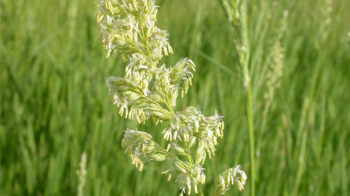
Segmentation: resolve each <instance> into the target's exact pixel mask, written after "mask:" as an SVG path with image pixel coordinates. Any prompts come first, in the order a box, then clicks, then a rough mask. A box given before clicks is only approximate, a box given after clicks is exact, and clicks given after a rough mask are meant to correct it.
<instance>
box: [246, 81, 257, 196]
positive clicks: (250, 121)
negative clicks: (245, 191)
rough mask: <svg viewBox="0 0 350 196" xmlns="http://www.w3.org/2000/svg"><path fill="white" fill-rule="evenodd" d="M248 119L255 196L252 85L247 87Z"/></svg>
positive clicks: (251, 182)
mask: <svg viewBox="0 0 350 196" xmlns="http://www.w3.org/2000/svg"><path fill="white" fill-rule="evenodd" d="M246 90H247V117H248V134H249V155H250V166H251V171H250V186H251V192H250V193H251V194H250V195H252V196H254V195H255V148H254V119H253V106H252V105H253V104H252V96H251V89H250V84H248V85H247V89H246Z"/></svg>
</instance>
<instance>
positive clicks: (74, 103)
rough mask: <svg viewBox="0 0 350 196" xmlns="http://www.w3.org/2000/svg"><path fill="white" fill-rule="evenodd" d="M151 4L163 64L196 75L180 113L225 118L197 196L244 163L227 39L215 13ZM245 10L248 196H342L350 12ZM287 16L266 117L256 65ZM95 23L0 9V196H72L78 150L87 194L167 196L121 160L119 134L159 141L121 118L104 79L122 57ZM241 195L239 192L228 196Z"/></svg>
mask: <svg viewBox="0 0 350 196" xmlns="http://www.w3.org/2000/svg"><path fill="white" fill-rule="evenodd" d="M158 4H159V5H161V7H160V12H159V17H158V24H159V26H160V27H161V28H162V29H166V30H168V32H169V34H170V43H171V44H172V46H173V47H174V50H175V54H174V55H172V56H170V57H167V58H166V59H165V62H166V63H167V64H174V63H175V62H176V61H177V60H178V59H180V58H182V57H186V56H188V57H190V58H191V59H193V60H194V62H195V63H196V64H197V72H196V74H195V78H194V85H193V87H191V89H190V92H189V95H187V96H185V98H184V99H183V100H181V101H180V102H179V103H178V108H179V109H181V108H184V107H185V106H188V105H194V106H196V107H198V108H199V109H201V110H202V111H203V112H204V114H205V115H211V114H213V113H214V111H215V110H217V111H218V112H219V113H221V114H223V115H224V120H225V125H226V126H225V137H224V139H223V140H220V144H219V145H218V148H217V155H216V157H215V158H214V159H212V160H210V161H207V164H206V166H207V173H208V176H207V184H206V185H205V187H204V190H205V192H206V193H207V194H208V193H210V192H211V191H212V190H213V189H214V178H215V177H216V176H217V175H218V174H219V173H220V172H222V171H223V170H224V169H226V168H228V167H232V166H234V165H236V164H241V165H242V168H243V169H244V170H245V171H246V172H247V173H249V171H250V170H249V147H248V131H247V120H246V110H245V95H244V87H243V85H242V78H241V76H240V70H239V67H238V66H237V58H236V54H235V51H234V45H233V41H232V40H233V37H232V29H231V28H230V27H229V25H228V22H227V19H226V18H225V16H224V14H223V11H222V10H221V8H220V6H219V4H218V2H217V1H212V0H193V1H188V0H177V1H169V0H162V1H158ZM248 4H249V21H248V22H249V32H250V39H251V40H252V41H251V45H252V52H251V53H252V57H251V70H252V71H253V73H252V84H253V89H252V91H253V109H254V118H255V122H254V124H255V128H256V129H255V139H256V162H257V163H256V164H257V180H256V193H257V195H292V194H294V195H349V194H350V179H349V178H350V155H349V153H350V151H349V149H350V103H349V102H350V70H349V69H350V43H349V38H348V37H347V32H349V31H350V23H349V20H350V12H349V10H350V1H348V0H334V1H333V2H332V4H331V6H332V10H333V11H332V12H329V13H330V14H329V15H328V16H327V13H328V12H327V9H329V6H328V5H327V3H326V1H325V0H315V1H303V0H297V1H288V0H284V1H274V0H266V1H259V0H250V1H248ZM285 10H288V12H289V16H288V25H287V30H286V32H285V35H284V37H283V39H282V41H281V45H282V46H283V47H284V48H285V50H284V53H285V58H284V64H283V75H282V77H281V78H280V79H279V82H281V86H280V88H277V89H276V90H275V92H274V96H273V100H272V102H271V106H270V108H269V110H268V112H265V113H264V110H265V107H266V99H265V98H264V93H265V92H266V91H267V88H268V87H267V86H266V80H265V79H264V78H265V75H266V66H268V65H267V62H268V61H267V59H268V55H269V53H270V51H271V46H272V43H273V41H274V39H275V36H276V30H277V29H278V24H279V22H280V19H281V17H282V16H283V12H284V11H285ZM324 10H326V12H325V11H324ZM325 13H326V14H325ZM95 15H96V6H95V4H94V2H93V1H92V0H87V1H79V0H50V1H42V0H31V1H26V0H15V1H14V0H0V195H1V196H2V195H75V194H76V193H77V187H78V176H77V170H78V169H79V161H80V156H81V154H82V153H83V152H84V151H85V152H86V153H87V168H86V169H87V176H86V185H85V187H84V193H85V195H118V196H119V195H120V196H130V195H136V196H139V195H152V196H153V195H177V194H178V190H177V187H176V186H175V185H174V184H170V183H167V182H166V176H162V175H160V174H159V171H158V170H157V165H152V164H150V165H147V166H146V168H145V170H144V171H143V172H142V173H140V172H138V171H137V170H136V169H135V168H134V167H133V166H132V165H131V164H130V160H129V159H128V157H127V155H125V154H124V153H123V151H122V149H121V147H120V142H121V138H122V135H123V131H124V130H125V129H126V128H138V129H140V130H145V131H149V132H150V133H152V135H154V137H155V139H156V140H158V141H160V138H161V136H160V130H161V128H160V127H159V126H158V127H154V126H153V125H152V124H151V123H150V122H148V123H146V125H142V126H139V125H137V123H136V122H133V121H129V120H124V119H122V118H120V117H119V116H118V114H117V109H116V108H115V107H114V106H113V105H112V103H111V101H110V99H109V97H108V90H107V87H106V86H105V78H106V77H107V76H110V75H121V74H123V70H124V65H123V62H122V61H121V59H120V58H119V57H115V58H112V59H110V60H106V59H105V54H104V50H103V48H102V46H101V44H100V42H99V38H98V31H99V27H98V25H97V23H96V21H95ZM327 19H331V20H330V21H331V22H330V24H329V25H328V26H326V28H325V29H322V28H323V27H324V25H323V24H325V22H326V21H327ZM323 32H327V33H323ZM323 35H326V36H323ZM264 70H265V71H264ZM248 181H249V178H248ZM249 190H250V188H249V183H248V185H247V187H246V189H245V190H244V191H243V192H242V193H239V192H238V191H236V190H233V191H231V192H230V194H234V195H248V194H249Z"/></svg>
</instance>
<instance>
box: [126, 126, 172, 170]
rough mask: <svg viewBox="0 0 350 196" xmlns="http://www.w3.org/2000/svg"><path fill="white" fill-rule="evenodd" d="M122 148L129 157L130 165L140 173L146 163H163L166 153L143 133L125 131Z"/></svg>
mask: <svg viewBox="0 0 350 196" xmlns="http://www.w3.org/2000/svg"><path fill="white" fill-rule="evenodd" d="M122 147H123V148H125V152H126V153H128V154H129V155H130V158H131V160H132V164H133V165H135V166H136V167H137V168H138V169H139V170H140V171H142V169H143V165H144V163H146V162H147V161H164V160H166V158H167V151H166V150H164V149H163V148H161V147H160V146H159V145H158V144H157V143H156V142H154V141H153V140H152V136H151V135H150V134H148V133H146V132H143V131H135V130H126V131H125V134H124V138H123V140H122Z"/></svg>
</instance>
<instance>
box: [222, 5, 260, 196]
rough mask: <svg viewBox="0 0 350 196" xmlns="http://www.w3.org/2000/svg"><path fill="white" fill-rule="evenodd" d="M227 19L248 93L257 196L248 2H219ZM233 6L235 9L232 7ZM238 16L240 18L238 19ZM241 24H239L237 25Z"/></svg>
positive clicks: (251, 173)
mask: <svg viewBox="0 0 350 196" xmlns="http://www.w3.org/2000/svg"><path fill="white" fill-rule="evenodd" d="M219 3H220V5H221V7H222V9H223V10H224V13H225V15H226V17H227V18H228V20H229V22H230V24H231V25H232V27H233V33H234V37H235V38H234V42H235V47H236V51H237V54H238V58H239V66H240V67H241V68H242V76H243V84H244V87H245V93H246V99H247V100H246V104H247V105H246V109H247V120H248V135H249V158H250V167H251V170H250V187H251V191H250V195H251V196H255V143H254V118H253V116H254V115H253V100H252V93H251V83H250V71H249V58H250V57H249V55H250V44H249V38H248V26H247V11H246V1H243V2H239V1H235V0H232V1H231V2H229V1H227V0H219ZM232 6H233V7H232ZM237 16H238V17H237ZM237 23H239V24H237Z"/></svg>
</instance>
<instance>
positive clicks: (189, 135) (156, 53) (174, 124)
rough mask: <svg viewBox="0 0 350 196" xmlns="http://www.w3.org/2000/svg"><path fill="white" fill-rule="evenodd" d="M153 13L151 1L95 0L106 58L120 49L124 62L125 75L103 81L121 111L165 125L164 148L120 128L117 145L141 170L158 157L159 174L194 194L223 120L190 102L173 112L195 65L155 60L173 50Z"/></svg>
mask: <svg viewBox="0 0 350 196" xmlns="http://www.w3.org/2000/svg"><path fill="white" fill-rule="evenodd" d="M156 15H157V6H156V5H155V0H99V13H98V16H97V21H98V23H99V24H100V26H101V33H100V34H101V37H102V43H103V45H104V47H105V48H106V50H107V57H109V56H110V55H113V54H116V53H119V54H121V56H122V57H123V59H124V60H125V61H126V62H127V66H126V68H125V75H124V77H109V78H107V81H106V83H107V86H108V88H109V93H110V96H111V98H112V101H113V103H114V104H115V105H116V106H117V107H118V108H119V114H120V115H121V116H123V117H125V118H128V119H136V120H137V121H138V122H139V123H144V122H145V121H146V120H147V119H152V120H153V122H154V123H155V124H158V123H161V122H165V123H166V125H169V126H168V128H165V129H164V130H163V131H162V134H163V138H164V139H165V140H166V142H167V145H168V147H167V149H164V148H163V147H161V146H160V145H158V144H157V143H156V142H155V141H154V140H153V139H152V136H151V135H150V134H149V133H146V132H142V131H136V130H126V131H125V134H124V137H123V140H122V147H123V148H124V150H125V152H126V153H127V154H128V155H129V157H130V158H131V160H132V164H133V165H135V166H136V167H137V168H138V169H139V170H140V171H141V170H142V169H143V167H144V164H145V163H147V162H150V161H155V162H162V164H163V165H164V167H165V171H163V172H162V174H164V175H168V179H169V180H170V179H171V177H172V176H174V179H175V183H177V185H178V186H179V188H180V190H181V194H182V195H183V194H191V192H193V191H194V192H195V193H198V192H199V189H200V187H199V185H200V184H204V183H205V178H206V177H205V173H204V171H205V169H204V168H203V164H204V162H205V160H206V156H209V158H211V157H212V156H213V155H215V146H216V145H217V144H218V138H222V137H223V129H224V122H223V121H222V116H220V115H218V114H215V115H213V116H210V117H206V116H204V115H203V114H202V113H201V112H200V111H198V110H197V109H195V108H194V107H188V108H187V109H185V110H183V111H174V107H175V106H176V100H177V98H178V95H181V96H183V95H184V94H186V93H187V91H188V88H189V86H190V85H192V78H193V73H194V71H195V64H194V63H193V62H192V61H191V60H190V59H188V58H183V59H181V60H179V61H178V62H177V63H176V64H175V65H174V66H167V65H159V61H160V60H161V59H162V58H163V56H166V55H169V54H171V53H172V52H173V51H172V48H171V46H170V45H169V43H168V40H167V36H168V35H167V33H166V32H165V31H163V30H160V29H159V28H157V27H156V26H155V24H156ZM163 162H164V163H163Z"/></svg>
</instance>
